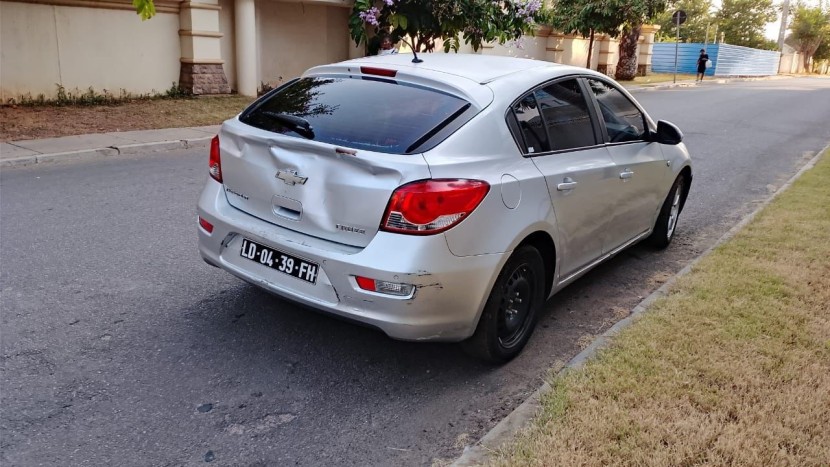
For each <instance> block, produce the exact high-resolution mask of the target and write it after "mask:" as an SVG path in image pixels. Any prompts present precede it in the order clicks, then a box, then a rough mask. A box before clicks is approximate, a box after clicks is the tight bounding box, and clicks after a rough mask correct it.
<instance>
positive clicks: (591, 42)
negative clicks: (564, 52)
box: [585, 28, 594, 70]
mask: <svg viewBox="0 0 830 467" xmlns="http://www.w3.org/2000/svg"><path fill="white" fill-rule="evenodd" d="M593 52H594V28H591V39H590V40H588V63H586V64H585V68H587V69H589V70H590V69H591V54H592V53H593Z"/></svg>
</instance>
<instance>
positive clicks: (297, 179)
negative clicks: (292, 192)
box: [277, 169, 308, 185]
mask: <svg viewBox="0 0 830 467" xmlns="http://www.w3.org/2000/svg"><path fill="white" fill-rule="evenodd" d="M277 178H279V179H280V180H282V181H284V182H285V183H286V185H296V184H298V183H299V184H300V185H305V182H306V180H308V177H301V176H300V175H299V174H297V171H296V170H288V169H285V170H277Z"/></svg>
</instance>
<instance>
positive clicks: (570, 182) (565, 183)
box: [556, 177, 577, 191]
mask: <svg viewBox="0 0 830 467" xmlns="http://www.w3.org/2000/svg"><path fill="white" fill-rule="evenodd" d="M576 184H577V182H575V181H574V179H572V178H571V177H565V179H564V180H562V183H560V184H558V185H556V189H557V190H559V191H567V190H573V189H574V187H575V186H576Z"/></svg>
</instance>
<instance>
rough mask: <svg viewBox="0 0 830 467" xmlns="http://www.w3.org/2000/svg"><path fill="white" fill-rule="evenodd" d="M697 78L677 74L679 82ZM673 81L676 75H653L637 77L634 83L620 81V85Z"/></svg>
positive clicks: (708, 77) (690, 75)
mask: <svg viewBox="0 0 830 467" xmlns="http://www.w3.org/2000/svg"><path fill="white" fill-rule="evenodd" d="M695 78H696V76H695V75H693V74H684V73H678V74H677V81H691V80H693V79H695ZM705 79H707V80H708V79H714V78H712V77H710V76H707V77H706V78H705ZM672 81H674V73H651V74H649V75H647V76H635V77H634V81H620V84H622V85H623V86H641V85H648V84H657V83H671V82H672Z"/></svg>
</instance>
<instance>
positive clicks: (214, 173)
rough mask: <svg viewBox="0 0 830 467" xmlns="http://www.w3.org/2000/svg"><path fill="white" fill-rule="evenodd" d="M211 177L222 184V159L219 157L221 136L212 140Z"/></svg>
mask: <svg viewBox="0 0 830 467" xmlns="http://www.w3.org/2000/svg"><path fill="white" fill-rule="evenodd" d="M208 171H209V172H210V176H211V177H213V179H214V180H216V181H217V182H219V183H222V159H221V158H220V157H219V135H216V136H214V137H213V139H212V140H210V168H209V169H208Z"/></svg>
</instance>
